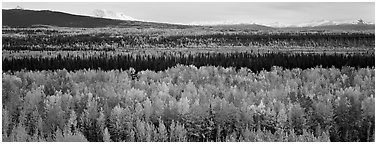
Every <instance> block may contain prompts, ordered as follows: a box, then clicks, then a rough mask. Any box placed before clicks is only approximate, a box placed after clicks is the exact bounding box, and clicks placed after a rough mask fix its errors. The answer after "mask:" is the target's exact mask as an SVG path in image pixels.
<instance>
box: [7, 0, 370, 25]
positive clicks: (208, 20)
mask: <svg viewBox="0 0 377 144" xmlns="http://www.w3.org/2000/svg"><path fill="white" fill-rule="evenodd" d="M2 4H3V8H5V9H9V8H15V7H16V6H21V7H22V8H24V9H33V10H42V9H47V10H54V11H61V12H68V13H72V14H80V15H94V12H93V11H95V10H96V11H97V12H104V14H105V15H106V14H107V15H110V16H107V17H122V18H123V19H135V20H145V21H155V22H168V23H182V24H217V23H259V24H271V23H276V22H278V23H280V24H285V25H299V24H303V23H310V22H317V21H321V20H330V21H350V20H353V21H354V20H357V19H363V20H365V21H369V22H373V23H374V21H375V18H374V9H375V8H374V3H371V2H369V3H366V2H364V3H349V2H344V3H339V2H337V3H319V2H315V3H297V2H296V3H286V2H284V3H283V2H280V3H279V2H272V3H271V2H269V3H255V2H244V3H199V2H196V3H182V2H180V3H145V2H144V3H130V2H128V3H119V2H118V3H111V2H109V3H98V2H97V3H88V2H86V3H83V2H81V3H77V2H67V3H61V2H60V3H56V2H53V3H46V2H33V3H27V2H24V3H22V2H21V3H9V2H3V3H2ZM109 13H110V14H109ZM104 17H106V16H104Z"/></svg>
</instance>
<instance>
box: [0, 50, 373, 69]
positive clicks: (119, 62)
mask: <svg viewBox="0 0 377 144" xmlns="http://www.w3.org/2000/svg"><path fill="white" fill-rule="evenodd" d="M2 62H3V71H18V70H21V69H27V70H56V69H67V70H69V71H72V70H80V69H102V70H112V69H123V70H126V69H129V68H130V67H133V68H134V69H135V70H136V71H142V70H147V69H149V70H154V71H160V70H165V69H167V68H169V67H173V66H175V65H177V64H184V65H195V66H197V67H200V66H223V67H235V68H237V69H239V68H241V67H247V68H249V69H251V70H252V71H254V72H258V71H260V70H270V68H271V67H272V66H281V67H283V68H287V69H291V68H301V69H306V68H312V67H316V66H322V67H332V66H334V67H336V68H341V67H343V66H351V67H356V68H357V67H374V65H375V64H374V63H375V62H374V55H363V54H353V55H345V54H308V53H307V54H304V53H297V54H288V53H265V54H252V53H248V52H238V53H197V54H184V53H178V54H176V55H169V54H162V56H157V55H136V56H132V55H128V54H124V55H112V54H107V53H102V54H100V55H97V56H91V55H89V56H80V55H77V56H69V57H65V56H61V55H60V54H58V56H57V57H50V58H48V57H25V58H22V59H12V58H4V59H3V61H2Z"/></svg>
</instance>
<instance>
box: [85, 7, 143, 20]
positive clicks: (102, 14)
mask: <svg viewBox="0 0 377 144" xmlns="http://www.w3.org/2000/svg"><path fill="white" fill-rule="evenodd" d="M91 16H94V17H99V18H108V19H119V20H131V21H135V20H137V19H135V18H133V17H130V16H127V15H126V14H124V13H122V12H113V11H110V10H106V9H95V10H94V11H93V12H92V13H91Z"/></svg>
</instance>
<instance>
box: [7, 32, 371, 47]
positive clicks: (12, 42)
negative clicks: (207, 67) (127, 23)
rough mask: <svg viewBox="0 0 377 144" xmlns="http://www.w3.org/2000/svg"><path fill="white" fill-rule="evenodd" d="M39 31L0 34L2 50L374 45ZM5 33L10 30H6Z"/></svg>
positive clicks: (272, 37)
mask: <svg viewBox="0 0 377 144" xmlns="http://www.w3.org/2000/svg"><path fill="white" fill-rule="evenodd" d="M11 31H16V30H11ZM38 31H40V32H36V30H34V31H31V32H30V31H21V32H14V33H11V34H6V35H5V36H3V37H2V40H3V43H2V47H3V49H5V50H119V49H122V50H124V49H129V48H187V47H188V48H200V47H210V48H216V47H235V46H247V47H251V46H257V47H309V48H312V47H332V48H345V47H347V48H355V47H362V48H374V39H375V38H374V37H375V36H374V33H309V32H305V33H300V32H288V33H268V32H264V33H256V32H253V33H243V32H234V33H213V34H212V33H210V34H206V33H204V34H195V33H194V32H186V31H183V32H181V31H177V32H176V33H173V32H175V31H173V32H169V30H165V31H151V32H143V31H142V32H133V31H131V32H129V33H126V34H117V33H116V32H114V33H115V34H114V33H100V32H98V33H95V32H93V33H88V34H85V33H84V32H85V30H82V31H78V32H75V33H74V34H68V35H67V34H64V33H60V32H56V31H53V30H38ZM166 31H168V32H166ZM196 31H200V30H196ZM5 33H10V32H8V31H5ZM28 33H43V34H28ZM45 33H46V34H45ZM165 33H168V34H165ZM171 33H172V34H171ZM185 33H189V34H185ZM192 33H194V34H192Z"/></svg>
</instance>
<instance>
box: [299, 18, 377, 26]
mask: <svg viewBox="0 0 377 144" xmlns="http://www.w3.org/2000/svg"><path fill="white" fill-rule="evenodd" d="M343 24H373V23H372V22H365V21H362V20H340V21H333V20H315V21H310V22H307V23H302V24H299V25H297V26H298V27H315V26H329V25H343Z"/></svg>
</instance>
